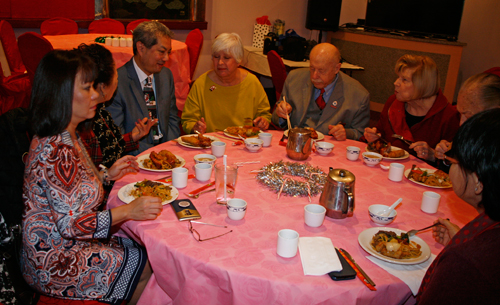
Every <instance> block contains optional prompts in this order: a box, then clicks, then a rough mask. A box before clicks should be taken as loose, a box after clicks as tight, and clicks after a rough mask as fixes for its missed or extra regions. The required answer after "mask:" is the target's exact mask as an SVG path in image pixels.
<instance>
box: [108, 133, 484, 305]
mask: <svg viewBox="0 0 500 305" xmlns="http://www.w3.org/2000/svg"><path fill="white" fill-rule="evenodd" d="M269 132H270V133H271V134H272V135H273V138H272V143H271V146H269V147H263V148H262V149H260V150H259V151H258V152H255V153H253V152H250V151H248V150H247V149H246V148H245V145H234V144H235V143H236V142H235V141H236V140H235V139H232V138H229V137H227V136H226V135H224V134H223V133H221V132H218V133H211V134H209V135H211V136H214V137H217V138H218V139H219V140H221V141H223V142H225V143H226V144H227V145H226V147H227V148H226V152H225V153H226V155H227V163H228V164H231V163H235V162H250V161H253V162H256V163H246V164H242V165H241V166H240V167H239V168H238V177H237V182H236V188H235V197H236V198H241V199H244V200H245V201H246V202H247V204H248V206H247V211H246V215H245V217H244V218H243V219H242V220H238V221H235V220H231V219H229V218H228V216H227V212H226V206H224V205H220V204H217V202H216V196H215V193H213V192H209V193H205V194H202V195H201V196H200V197H199V198H198V199H193V198H191V201H192V203H193V204H194V206H195V207H196V208H197V210H198V211H199V213H200V214H201V217H202V218H201V219H199V221H201V222H204V223H209V224H214V225H225V226H227V228H222V227H215V226H210V225H203V224H196V223H193V224H192V226H193V228H194V229H195V230H196V231H197V232H198V233H199V235H200V236H201V239H205V238H210V237H213V236H217V235H220V234H224V233H226V232H228V231H229V230H232V232H231V233H228V234H225V235H223V236H221V237H218V238H214V239H209V240H206V241H202V242H200V241H198V240H197V239H195V237H194V236H193V235H192V234H191V232H190V230H189V223H188V222H187V221H179V220H178V219H177V217H176V214H175V213H174V210H173V209H172V208H171V207H170V206H169V205H165V206H164V208H163V211H162V213H161V215H160V216H158V217H157V218H156V219H155V220H151V221H127V222H124V223H123V224H121V227H120V230H119V231H118V232H117V233H116V234H126V235H128V236H130V237H132V238H133V239H134V240H136V241H137V242H140V243H141V244H143V245H144V246H145V247H146V249H147V252H148V256H149V261H150V263H151V266H152V269H153V272H154V274H153V276H152V278H151V280H150V281H149V283H148V285H147V287H146V289H145V290H144V293H143V296H142V297H141V300H140V302H139V304H403V303H405V304H412V303H415V298H414V296H413V294H412V292H411V290H410V288H409V287H408V286H407V285H406V284H405V283H404V282H403V281H401V280H400V279H399V278H398V277H395V276H393V275H391V274H390V273H388V272H386V271H385V270H383V269H381V268H380V267H378V266H377V265H376V264H374V263H372V262H371V261H370V260H368V259H367V258H366V257H368V256H370V254H369V253H368V252H366V251H364V250H363V249H362V248H361V247H360V245H359V244H358V235H359V234H360V233H361V232H363V231H364V230H367V229H370V228H378V227H379V226H378V225H377V224H375V223H374V222H372V221H371V220H370V217H369V215H368V207H369V206H370V205H372V204H385V205H391V204H392V203H394V202H395V201H396V200H397V199H398V198H402V199H403V200H402V203H401V204H400V205H399V206H398V207H397V209H396V210H397V217H396V219H395V220H394V222H392V223H390V224H388V225H386V226H387V227H390V228H396V229H401V230H404V231H407V230H410V229H420V228H423V227H426V226H428V225H430V224H432V223H433V222H434V221H435V220H436V219H437V218H438V217H441V218H449V219H450V220H451V221H452V222H454V223H456V224H458V225H459V226H463V225H464V224H466V223H467V222H469V221H470V220H472V219H473V218H474V217H475V216H476V215H477V212H476V211H475V210H474V209H473V208H472V207H470V206H469V205H468V204H467V203H465V202H464V201H462V200H461V199H460V198H458V196H457V195H455V193H454V192H453V190H452V189H451V188H429V187H426V186H422V185H418V184H416V183H414V182H412V181H410V180H408V179H406V178H403V180H402V181H400V182H393V181H391V180H389V179H388V171H386V170H384V169H382V168H381V167H379V166H374V167H369V166H367V165H365V164H364V162H363V161H362V158H361V157H360V158H359V159H358V160H356V161H350V160H348V159H347V158H346V147H347V146H357V147H359V148H360V149H361V151H364V150H365V149H366V143H362V142H358V141H353V140H346V141H336V140H335V139H334V138H333V137H331V136H329V135H326V136H325V139H324V141H327V142H331V143H333V144H334V145H335V147H334V149H333V152H332V153H330V154H329V155H326V156H322V155H319V154H317V153H316V152H312V153H311V155H310V156H309V157H308V158H307V159H306V160H304V161H294V160H291V159H290V158H288V156H287V153H286V148H285V147H284V146H282V145H280V144H279V141H280V139H281V137H282V135H283V132H282V131H275V130H271V131H269ZM162 149H166V150H169V151H170V152H172V153H174V154H175V155H177V156H180V157H182V158H183V159H184V160H185V161H186V163H185V165H184V167H186V168H187V169H188V171H189V174H194V173H195V171H194V156H195V155H197V154H200V153H207V154H210V153H211V151H210V148H208V149H194V148H188V147H185V146H181V145H180V144H179V143H177V142H176V141H170V142H167V143H163V144H161V145H158V146H156V147H154V148H151V149H150V150H148V151H145V152H144V153H143V154H149V153H150V152H151V151H156V152H158V151H160V150H162ZM280 160H283V161H287V162H299V163H308V164H310V165H311V166H315V167H319V168H320V169H321V170H323V172H325V173H328V172H329V169H330V168H334V169H336V168H340V169H346V170H348V171H350V172H351V173H352V174H354V176H355V184H354V198H355V208H354V213H353V216H352V217H347V218H344V219H333V218H330V217H326V218H325V220H324V222H323V224H322V225H321V226H320V227H317V228H313V227H309V226H307V225H306V224H305V223H304V206H305V205H307V204H310V203H312V204H319V198H320V195H316V196H313V197H311V198H310V199H309V198H308V197H307V196H305V197H303V196H297V197H293V196H289V195H287V194H285V193H282V194H281V196H280V198H279V199H278V194H277V193H276V192H274V191H272V190H270V189H269V188H268V187H266V186H264V185H263V184H261V183H259V182H258V181H257V179H256V171H258V170H260V169H261V168H262V167H264V166H265V165H267V164H269V163H270V162H279V161H280ZM216 162H217V163H221V162H223V158H218V159H217V161H216ZM392 162H398V163H401V164H403V165H404V166H405V168H406V169H409V168H411V167H412V165H413V164H415V165H417V166H419V167H421V168H432V167H431V166H429V165H428V164H426V163H425V162H423V161H421V160H419V159H417V158H415V157H413V156H411V155H410V156H409V157H408V158H406V159H403V160H398V161H392ZM382 164H384V165H389V164H390V161H388V160H383V161H382ZM168 174H169V172H153V171H148V170H142V169H141V170H140V171H139V173H137V174H129V175H126V176H124V177H123V178H122V179H120V180H119V181H116V183H115V185H114V187H113V190H112V191H111V194H110V196H109V200H108V208H113V207H116V206H119V205H122V204H124V203H123V202H122V201H121V200H120V199H119V198H118V196H117V194H118V191H119V190H120V189H121V188H122V187H124V186H125V185H127V184H129V183H131V182H135V181H142V180H143V179H149V180H157V179H160V178H163V177H165V176H167V175H168ZM213 177H214V175H213V173H212V180H213ZM161 181H164V180H161ZM206 184H207V182H206V181H205V182H200V181H197V180H196V178H192V179H189V180H188V185H187V187H185V188H183V189H179V190H178V191H179V197H178V199H186V198H188V197H187V196H186V195H185V193H189V192H191V191H193V190H195V189H197V188H200V187H201V186H204V185H206ZM429 190H431V191H435V192H437V193H439V194H440V195H441V201H440V205H439V209H438V212H437V213H435V214H426V213H424V212H422V211H421V210H420V204H421V201H422V194H423V192H424V191H429ZM282 229H292V230H295V231H297V232H298V233H299V236H300V237H327V238H330V239H331V241H332V243H333V245H334V246H335V247H338V248H343V249H345V250H346V251H348V252H349V253H350V254H351V256H352V257H353V258H354V260H355V261H356V262H357V263H358V265H359V266H360V267H361V268H362V269H363V270H364V271H365V272H366V273H367V274H368V275H369V277H370V278H371V279H372V280H373V281H374V282H375V283H376V288H377V290H376V291H372V290H370V289H368V288H367V286H365V285H364V284H363V282H362V281H361V280H359V279H358V278H356V279H353V280H345V281H333V280H332V279H331V278H330V277H329V275H327V274H326V275H322V276H310V275H304V271H303V268H302V263H301V258H300V251H298V252H297V255H295V256H294V257H292V258H283V257H281V256H279V255H277V254H276V248H277V238H278V232H279V231H280V230H282ZM418 236H419V237H420V238H421V239H422V240H423V241H425V243H427V244H428V245H429V247H430V250H431V252H432V253H433V254H436V255H437V254H438V253H439V252H440V251H441V250H442V249H443V246H442V245H440V244H438V243H436V242H435V241H434V239H433V238H432V233H431V231H430V230H427V231H424V232H422V233H419V234H418Z"/></svg>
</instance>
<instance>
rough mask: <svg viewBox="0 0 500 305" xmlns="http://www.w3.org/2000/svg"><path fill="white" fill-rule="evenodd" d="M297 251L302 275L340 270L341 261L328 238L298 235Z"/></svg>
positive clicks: (322, 273)
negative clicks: (302, 271)
mask: <svg viewBox="0 0 500 305" xmlns="http://www.w3.org/2000/svg"><path fill="white" fill-rule="evenodd" d="M299 251H300V260H301V261H302V268H303V269H304V275H324V274H327V273H330V272H332V271H342V263H341V262H340V259H339V256H338V255H337V252H335V247H334V246H333V244H332V240H331V239H330V238H327V237H300V238H299Z"/></svg>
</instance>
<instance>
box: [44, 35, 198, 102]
mask: <svg viewBox="0 0 500 305" xmlns="http://www.w3.org/2000/svg"><path fill="white" fill-rule="evenodd" d="M103 36H113V37H123V38H132V35H117V34H74V35H54V36H52V35H47V36H44V37H45V38H47V40H48V41H50V43H51V44H52V46H53V47H54V49H63V50H69V49H73V48H76V47H78V46H79V45H80V44H82V43H85V44H91V43H95V39H96V38H97V37H103ZM101 45H102V46H104V47H106V48H107V49H108V50H109V51H111V53H112V54H113V59H114V60H115V64H116V67H117V68H120V67H121V66H123V65H124V64H126V63H127V62H128V61H129V60H130V59H131V58H132V56H134V51H133V50H132V47H113V46H108V45H105V44H101ZM165 67H167V68H170V70H171V71H172V74H173V75H174V83H175V97H176V100H177V108H179V110H182V109H184V104H185V103H186V98H187V96H188V93H189V83H190V82H191V79H190V76H189V73H190V72H189V53H188V49H187V45H186V44H185V43H184V42H181V41H178V40H173V39H172V52H171V53H170V55H169V59H168V61H167V62H166V63H165Z"/></svg>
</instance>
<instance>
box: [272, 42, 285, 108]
mask: <svg viewBox="0 0 500 305" xmlns="http://www.w3.org/2000/svg"><path fill="white" fill-rule="evenodd" d="M267 62H268V64H269V69H270V70H271V78H272V80H273V85H274V89H275V90H276V101H279V100H280V96H281V92H282V91H283V85H284V84H285V80H286V77H287V73H286V68H285V64H284V63H283V60H282V59H281V57H280V56H279V55H278V53H276V51H269V52H268V53H267Z"/></svg>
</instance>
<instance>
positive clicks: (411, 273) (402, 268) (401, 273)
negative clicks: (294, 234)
mask: <svg viewBox="0 0 500 305" xmlns="http://www.w3.org/2000/svg"><path fill="white" fill-rule="evenodd" d="M301 255H302V253H301ZM366 258H367V259H369V260H371V261H372V262H373V263H375V265H378V266H379V267H380V268H382V269H384V270H385V271H387V272H389V273H390V274H392V275H394V276H395V277H397V278H399V279H400V280H402V281H403V282H405V284H406V285H408V287H410V289H411V292H412V293H413V295H417V293H418V289H419V288H420V284H421V283H422V280H423V279H424V275H425V273H426V272H427V269H428V268H429V266H430V265H431V264H432V262H433V261H434V259H435V258H436V255H434V254H431V257H429V259H428V260H426V261H425V262H423V263H421V264H416V265H398V264H393V263H388V262H385V261H383V260H380V259H378V258H376V257H373V256H367V257H366Z"/></svg>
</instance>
